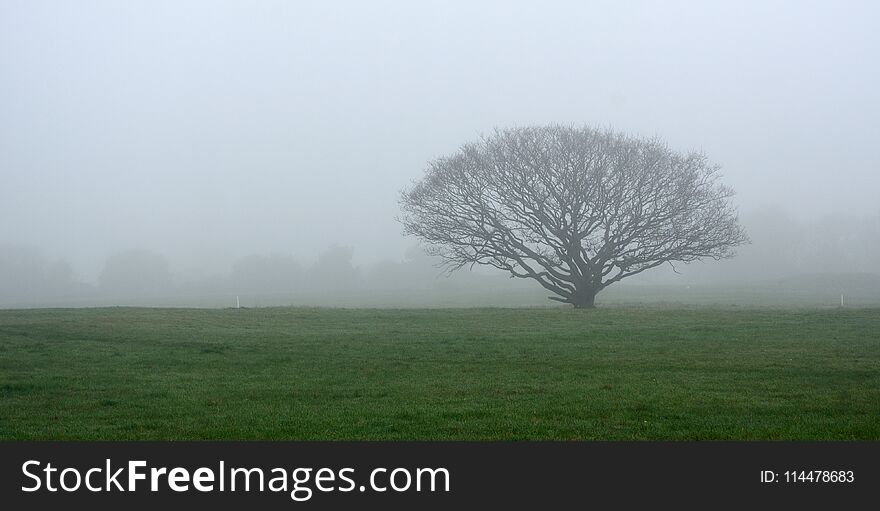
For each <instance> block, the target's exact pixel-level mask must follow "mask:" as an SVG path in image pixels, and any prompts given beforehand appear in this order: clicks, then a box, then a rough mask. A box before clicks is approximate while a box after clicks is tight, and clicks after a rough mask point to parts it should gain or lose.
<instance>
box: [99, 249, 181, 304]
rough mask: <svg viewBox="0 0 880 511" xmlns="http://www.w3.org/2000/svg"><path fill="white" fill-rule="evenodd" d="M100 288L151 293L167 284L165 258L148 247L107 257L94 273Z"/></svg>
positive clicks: (122, 292)
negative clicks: (97, 271)
mask: <svg viewBox="0 0 880 511" xmlns="http://www.w3.org/2000/svg"><path fill="white" fill-rule="evenodd" d="M98 282H99V284H100V288H101V291H102V292H103V293H104V294H107V295H111V296H126V297H133V296H153V295H156V294H158V293H162V292H166V291H168V289H169V288H170V287H171V272H170V271H169V269H168V262H167V261H166V260H165V258H164V257H162V256H161V255H159V254H156V253H154V252H150V251H148V250H132V251H129V252H123V253H120V254H116V255H113V256H111V257H109V258H108V259H107V262H106V263H105V264H104V269H103V270H102V271H101V274H100V276H99V277H98Z"/></svg>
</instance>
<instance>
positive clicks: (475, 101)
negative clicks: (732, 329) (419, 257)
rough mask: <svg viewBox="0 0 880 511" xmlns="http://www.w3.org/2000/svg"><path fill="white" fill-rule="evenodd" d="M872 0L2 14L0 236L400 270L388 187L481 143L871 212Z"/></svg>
mask: <svg viewBox="0 0 880 511" xmlns="http://www.w3.org/2000/svg"><path fill="white" fill-rule="evenodd" d="M878 19H880V8H878V6H877V3H876V2H831V1H829V2H822V3H812V2H800V1H799V2H763V1H762V2H752V3H750V2H741V1H737V2H728V3H721V2H669V1H662V2H660V1H658V2H603V3H588V2H559V3H552V2H524V3H521V4H517V3H513V2H451V1H448V0H447V1H443V2H433V3H429V2H338V3H331V2H245V1H241V2H217V1H204V2H195V1H186V2H179V1H168V2H157V1H148V2H147V1H145V2H135V1H125V2H111V1H107V2H84V1H71V2H37V1H31V0H28V1H8V0H4V1H2V2H0V241H2V242H4V243H12V244H26V245H33V246H37V247H40V248H41V249H42V250H43V251H44V252H45V253H46V254H47V255H48V256H50V257H59V258H64V259H67V260H69V261H71V263H72V266H73V270H74V272H75V273H76V274H77V276H78V277H79V278H81V279H83V280H85V281H94V279H95V278H96V276H97V275H98V273H99V272H100V270H101V267H102V265H103V263H104V261H105V260H106V258H107V257H108V256H110V255H112V254H114V253H117V252H120V251H124V250H129V249H133V248H148V249H150V250H154V251H156V252H158V253H161V254H163V255H165V256H166V257H167V258H168V260H169V261H170V263H171V265H172V266H173V268H175V269H176V270H177V271H180V272H184V273H186V272H195V273H198V272H202V273H206V274H207V273H211V272H220V271H226V270H227V269H228V268H229V265H230V264H231V262H232V261H233V260H235V259H237V258H240V257H242V256H245V255H248V254H270V253H281V254H292V255H294V256H295V257H297V258H300V259H302V260H313V259H314V258H315V257H316V256H317V255H318V254H319V253H320V252H321V251H322V250H324V249H325V248H326V247H327V246H328V245H331V244H334V243H335V244H339V245H345V246H352V247H355V256H354V257H355V260H356V261H359V262H363V263H370V262H374V261H377V260H379V259H383V258H391V259H399V258H400V257H401V256H402V254H403V253H404V251H405V249H406V247H408V246H410V245H412V244H413V242H414V241H413V240H411V239H404V238H403V237H402V236H401V234H400V232H401V228H400V225H399V224H398V223H397V222H396V221H395V216H396V215H397V214H398V205H397V199H398V192H399V190H400V188H401V187H403V186H406V185H408V184H409V183H410V182H411V181H412V180H415V179H418V178H419V177H420V176H421V175H422V173H423V171H424V169H425V165H426V162H427V161H428V160H430V159H433V158H436V157H438V156H442V155H445V154H449V153H451V152H453V151H455V150H456V149H457V148H458V146H459V145H460V144H462V143H464V142H466V141H469V140H473V139H474V138H476V137H477V136H478V135H479V134H480V133H485V132H488V131H491V130H492V129H493V128H494V127H496V126H497V127H505V126H514V125H527V124H535V123H538V124H543V123H573V124H583V123H586V124H590V125H599V126H610V127H613V128H615V129H618V130H622V131H626V132H630V133H634V134H641V135H659V136H661V137H663V138H664V139H665V140H667V141H668V142H669V144H670V146H671V147H673V148H675V149H680V150H689V149H702V150H704V151H705V152H706V154H707V155H708V156H709V158H710V160H712V161H713V162H715V163H719V164H721V165H722V166H723V174H724V182H725V183H726V184H729V185H731V186H733V187H734V188H735V189H736V191H737V197H736V199H735V202H736V204H738V205H739V207H740V210H741V211H742V212H744V213H746V212H748V211H751V210H755V209H758V208H762V207H767V206H773V207H777V208H781V209H782V210H784V211H785V212H786V213H788V214H790V215H792V216H793V217H795V218H806V219H809V218H815V217H819V216H822V215H827V214H842V215H855V216H871V215H873V216H877V215H878V212H880V206H878V200H877V195H878V192H880V177H878V175H880V152H878V151H877V149H876V144H877V142H878V137H880V130H878V123H877V119H880V66H878V62H880V44H878V41H880V36H878V35H877V31H876V21H877V20H878Z"/></svg>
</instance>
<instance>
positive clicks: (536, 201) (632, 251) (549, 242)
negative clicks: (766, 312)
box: [401, 126, 747, 308]
mask: <svg viewBox="0 0 880 511" xmlns="http://www.w3.org/2000/svg"><path fill="white" fill-rule="evenodd" d="M718 171H719V167H718V166H715V165H712V164H710V163H709V162H708V161H707V159H706V157H705V156H704V155H702V154H700V153H693V152H692V153H686V154H680V153H677V152H674V151H672V150H670V149H669V148H668V147H667V146H666V145H665V144H664V143H662V142H661V141H660V140H657V139H644V138H635V137H631V136H627V135H624V134H621V133H617V132H613V131H601V130H597V129H592V128H589V127H583V128H571V127H564V126H546V127H529V128H514V129H507V130H497V131H496V132H495V133H494V134H493V135H492V136H490V137H483V138H482V139H481V140H480V141H478V142H476V143H469V144H465V145H464V146H462V148H461V149H460V150H459V151H458V152H457V153H456V154H453V155H451V156H448V157H444V158H440V159H438V160H435V161H433V162H431V163H430V164H429V168H428V170H427V174H426V175H425V177H424V178H423V179H422V180H421V181H420V182H418V183H416V184H415V185H414V186H413V187H411V188H409V189H407V190H404V191H403V193H402V196H401V208H402V211H403V215H402V218H401V222H402V223H403V226H404V234H411V235H414V236H416V237H418V238H420V239H421V240H423V241H424V242H426V243H427V246H428V250H429V252H430V253H431V254H433V255H438V256H440V257H442V258H443V259H444V261H445V262H446V263H447V265H448V266H449V268H450V270H455V269H458V268H461V267H464V266H472V265H474V264H480V265H488V266H492V267H495V268H499V269H501V270H504V271H506V272H508V273H509V274H510V276H511V278H514V277H515V278H527V279H534V280H536V281H537V282H538V283H539V284H540V285H541V286H543V287H544V288H546V289H547V290H549V291H551V292H552V293H554V294H555V295H556V296H551V297H550V299H552V300H557V301H561V302H565V303H570V304H572V305H573V306H574V307H577V308H586V307H593V306H594V300H595V296H596V294H597V293H598V292H600V291H601V290H602V289H604V288H605V287H607V286H609V285H611V284H613V283H615V282H618V281H620V280H622V279H625V278H627V277H630V276H633V275H636V274H639V273H641V272H643V271H645V270H648V269H650V268H654V267H657V266H660V265H662V264H664V263H671V262H674V261H681V262H690V261H695V260H699V259H703V258H712V259H722V258H727V257H731V256H732V255H734V252H733V249H734V247H736V246H737V245H740V244H742V243H745V242H746V241H747V238H746V235H745V233H744V232H743V230H742V228H741V227H740V225H739V223H738V220H737V215H736V212H735V210H734V207H733V206H732V204H731V202H730V199H731V198H732V196H733V190H732V189H730V188H728V187H726V186H724V185H722V184H721V183H720V182H719V173H718Z"/></svg>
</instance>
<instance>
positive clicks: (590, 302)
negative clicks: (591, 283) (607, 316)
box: [568, 289, 596, 309]
mask: <svg viewBox="0 0 880 511" xmlns="http://www.w3.org/2000/svg"><path fill="white" fill-rule="evenodd" d="M568 301H569V302H571V304H572V305H574V308H575V309H592V308H594V307H596V291H595V290H593V289H578V290H577V293H575V294H573V295H571V297H569V299H568Z"/></svg>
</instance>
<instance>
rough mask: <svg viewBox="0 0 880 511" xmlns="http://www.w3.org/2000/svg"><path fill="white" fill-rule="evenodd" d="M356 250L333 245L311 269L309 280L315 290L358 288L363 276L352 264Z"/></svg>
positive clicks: (319, 257)
mask: <svg viewBox="0 0 880 511" xmlns="http://www.w3.org/2000/svg"><path fill="white" fill-rule="evenodd" d="M353 256H354V248H352V247H343V246H338V245H332V246H330V247H329V248H328V249H327V250H325V251H324V252H323V253H321V255H319V256H318V260H317V261H316V262H315V264H314V265H312V267H311V268H309V273H308V280H309V281H310V283H311V286H312V287H313V288H315V289H325V290H342V289H352V288H356V287H358V286H359V285H360V284H361V282H360V280H361V274H360V270H359V269H358V268H355V266H354V265H353V264H352V257H353Z"/></svg>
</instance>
